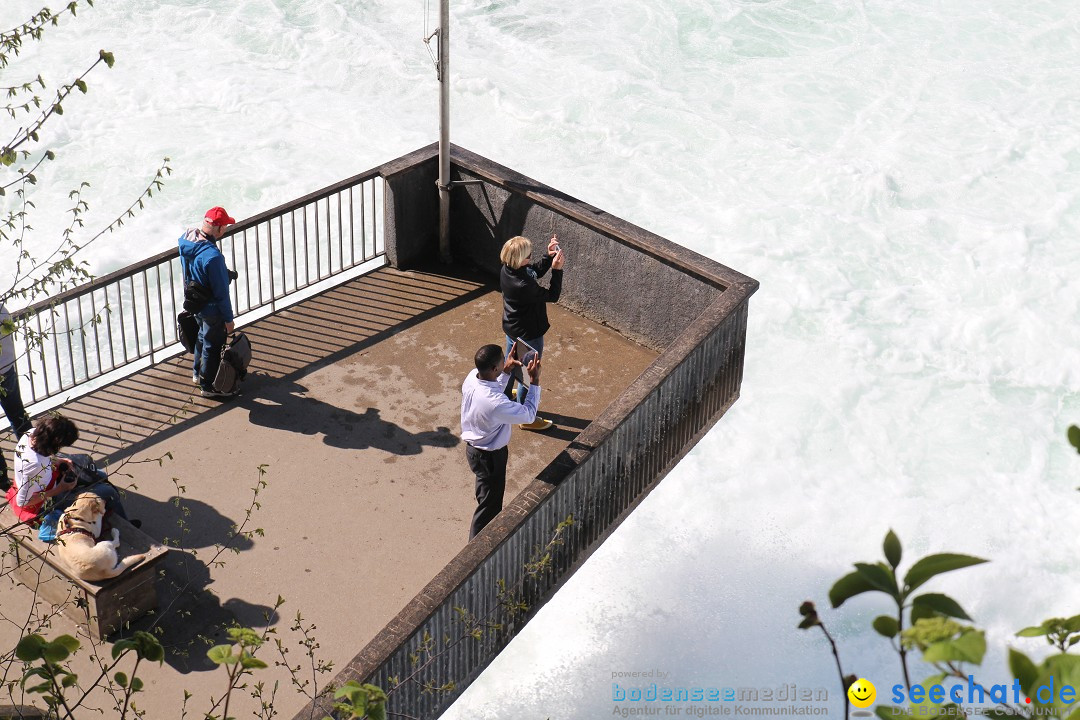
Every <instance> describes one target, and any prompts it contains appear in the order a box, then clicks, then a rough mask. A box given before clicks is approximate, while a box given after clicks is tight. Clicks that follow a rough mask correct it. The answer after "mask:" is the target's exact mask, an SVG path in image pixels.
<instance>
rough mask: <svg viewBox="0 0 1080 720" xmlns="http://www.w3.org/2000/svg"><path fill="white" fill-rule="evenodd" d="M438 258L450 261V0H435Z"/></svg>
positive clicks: (446, 261) (445, 261)
mask: <svg viewBox="0 0 1080 720" xmlns="http://www.w3.org/2000/svg"><path fill="white" fill-rule="evenodd" d="M438 184H439V257H440V258H441V259H442V261H443V262H444V263H448V262H450V0H439V181H438Z"/></svg>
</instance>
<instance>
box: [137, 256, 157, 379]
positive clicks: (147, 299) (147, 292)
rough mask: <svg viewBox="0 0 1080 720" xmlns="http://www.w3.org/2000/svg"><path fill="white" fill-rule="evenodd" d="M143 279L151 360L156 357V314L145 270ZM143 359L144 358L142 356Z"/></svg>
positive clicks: (147, 345) (148, 277) (147, 274)
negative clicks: (151, 302)
mask: <svg viewBox="0 0 1080 720" xmlns="http://www.w3.org/2000/svg"><path fill="white" fill-rule="evenodd" d="M139 274H140V275H142V279H143V303H144V304H145V306H146V325H147V332H148V333H149V334H150V336H149V337H148V338H147V343H146V347H147V349H148V350H149V353H148V354H149V355H150V358H151V359H153V357H154V313H153V311H152V310H151V309H150V274H149V273H147V272H146V271H145V270H143V271H142V272H141V273H139ZM140 357H142V356H140Z"/></svg>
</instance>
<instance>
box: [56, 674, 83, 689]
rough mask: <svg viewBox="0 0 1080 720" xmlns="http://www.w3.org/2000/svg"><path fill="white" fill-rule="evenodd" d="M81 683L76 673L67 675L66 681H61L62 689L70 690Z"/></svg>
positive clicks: (65, 676)
mask: <svg viewBox="0 0 1080 720" xmlns="http://www.w3.org/2000/svg"><path fill="white" fill-rule="evenodd" d="M77 682H79V676H78V675H76V674H75V673H67V674H66V675H64V679H63V680H61V681H60V687H65V688H70V687H75V684H76V683H77Z"/></svg>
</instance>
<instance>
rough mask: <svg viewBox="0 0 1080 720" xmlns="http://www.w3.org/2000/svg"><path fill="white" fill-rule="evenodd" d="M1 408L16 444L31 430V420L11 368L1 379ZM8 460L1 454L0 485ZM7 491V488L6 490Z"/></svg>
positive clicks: (16, 377) (17, 379) (5, 475)
mask: <svg viewBox="0 0 1080 720" xmlns="http://www.w3.org/2000/svg"><path fill="white" fill-rule="evenodd" d="M0 407H2V408H3V409H4V414H5V415H7V419H8V422H10V423H11V429H12V430H13V431H15V442H18V441H19V438H21V437H22V436H23V435H25V434H26V432H27V431H28V430H29V429H30V428H31V424H30V418H29V417H28V416H27V415H26V408H24V407H23V403H22V394H21V393H20V391H19V376H18V374H17V373H16V372H15V368H14V367H11V368H9V369H8V371H7V372H5V373H4V375H3V378H2V379H0ZM7 476H8V474H7V460H5V459H4V453H2V452H0V484H3V481H4V479H5V478H7ZM5 489H6V488H5Z"/></svg>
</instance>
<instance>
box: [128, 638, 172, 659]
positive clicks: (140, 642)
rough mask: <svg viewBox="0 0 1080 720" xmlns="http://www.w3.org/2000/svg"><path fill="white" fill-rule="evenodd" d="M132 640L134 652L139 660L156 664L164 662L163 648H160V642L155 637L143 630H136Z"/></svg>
mask: <svg viewBox="0 0 1080 720" xmlns="http://www.w3.org/2000/svg"><path fill="white" fill-rule="evenodd" d="M134 639H135V651H136V653H137V654H138V656H139V657H140V658H143V659H144V660H149V661H150V662H156V663H160V662H163V661H164V660H165V648H163V647H162V646H161V641H160V640H158V639H157V637H156V636H155V635H152V634H151V633H148V632H146V631H145V630H136V631H135V635H134Z"/></svg>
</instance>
